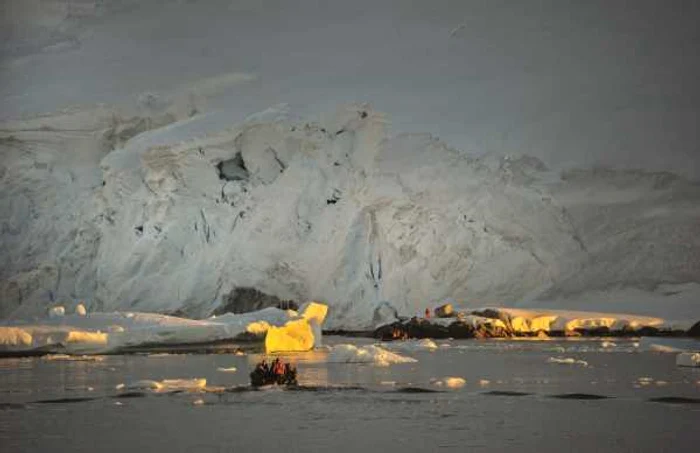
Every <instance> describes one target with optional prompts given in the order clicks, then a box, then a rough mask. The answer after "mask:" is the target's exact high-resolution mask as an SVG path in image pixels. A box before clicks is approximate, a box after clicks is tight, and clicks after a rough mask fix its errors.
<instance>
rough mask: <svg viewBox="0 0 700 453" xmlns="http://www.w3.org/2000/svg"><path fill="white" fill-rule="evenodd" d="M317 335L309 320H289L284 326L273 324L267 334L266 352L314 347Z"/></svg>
mask: <svg viewBox="0 0 700 453" xmlns="http://www.w3.org/2000/svg"><path fill="white" fill-rule="evenodd" d="M314 343H315V335H314V332H313V330H312V329H311V324H310V323H309V321H308V320H306V319H304V318H302V319H297V320H295V321H289V322H287V323H286V324H285V325H284V326H282V327H274V326H271V327H270V328H269V329H268V331H267V335H266V336H265V352H267V353H272V352H303V351H310V350H311V349H313V347H314Z"/></svg>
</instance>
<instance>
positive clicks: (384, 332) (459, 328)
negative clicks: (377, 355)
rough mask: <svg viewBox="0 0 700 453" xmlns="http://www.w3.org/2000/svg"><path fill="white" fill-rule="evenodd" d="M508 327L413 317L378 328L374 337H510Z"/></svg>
mask: <svg viewBox="0 0 700 453" xmlns="http://www.w3.org/2000/svg"><path fill="white" fill-rule="evenodd" d="M512 336H513V335H512V333H511V332H510V331H508V329H504V328H503V327H500V326H494V325H491V324H487V323H484V324H481V325H478V326H476V327H474V326H473V325H472V324H471V323H467V322H464V321H461V320H459V319H458V320H456V321H454V322H453V323H450V324H449V325H446V326H445V325H442V324H437V323H433V322H431V321H430V320H428V319H421V318H411V319H409V320H408V321H398V322H395V323H392V324H387V325H384V326H381V327H379V328H377V329H376V330H375V331H374V337H375V338H379V339H381V340H404V339H408V338H417V339H421V338H438V339H439V338H455V339H465V338H508V337H512Z"/></svg>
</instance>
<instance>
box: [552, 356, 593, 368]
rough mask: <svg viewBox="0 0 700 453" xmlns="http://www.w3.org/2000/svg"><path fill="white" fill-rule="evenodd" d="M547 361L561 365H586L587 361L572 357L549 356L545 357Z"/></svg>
mask: <svg viewBox="0 0 700 453" xmlns="http://www.w3.org/2000/svg"><path fill="white" fill-rule="evenodd" d="M547 363H558V364H561V365H580V366H583V367H586V366H588V362H586V361H585V360H577V359H574V358H572V357H550V358H548V359H547Z"/></svg>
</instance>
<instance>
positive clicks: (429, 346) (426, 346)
mask: <svg viewBox="0 0 700 453" xmlns="http://www.w3.org/2000/svg"><path fill="white" fill-rule="evenodd" d="M386 345H387V347H388V348H389V349H393V350H398V351H405V352H417V351H429V352H432V351H435V350H437V349H438V345H437V344H435V342H434V341H433V340H431V339H429V338H424V339H422V340H404V341H393V342H389V343H386ZM447 346H448V347H449V345H447ZM441 347H445V346H444V345H441Z"/></svg>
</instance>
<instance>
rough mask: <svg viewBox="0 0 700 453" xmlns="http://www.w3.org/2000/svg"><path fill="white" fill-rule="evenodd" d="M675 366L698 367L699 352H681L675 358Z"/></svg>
mask: <svg viewBox="0 0 700 453" xmlns="http://www.w3.org/2000/svg"><path fill="white" fill-rule="evenodd" d="M676 365H678V366H688V367H700V352H695V353H692V352H682V353H680V354H678V355H677V356H676Z"/></svg>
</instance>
